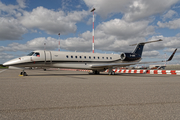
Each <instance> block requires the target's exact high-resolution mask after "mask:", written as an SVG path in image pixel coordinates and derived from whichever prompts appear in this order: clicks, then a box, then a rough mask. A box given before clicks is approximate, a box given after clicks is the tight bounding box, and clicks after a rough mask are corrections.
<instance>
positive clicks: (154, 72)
mask: <svg viewBox="0 0 180 120" xmlns="http://www.w3.org/2000/svg"><path fill="white" fill-rule="evenodd" d="M60 70H68V71H84V72H92V70H83V69H60ZM108 71H109V70H108V69H107V70H106V71H104V72H108ZM113 71H114V72H115V73H137V74H167V75H180V70H142V69H141V70H134V69H132V70H130V69H113Z"/></svg>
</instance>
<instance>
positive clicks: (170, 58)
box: [167, 48, 177, 61]
mask: <svg viewBox="0 0 180 120" xmlns="http://www.w3.org/2000/svg"><path fill="white" fill-rule="evenodd" d="M176 51H177V48H176V49H175V50H174V52H173V53H172V55H171V56H170V57H169V59H168V60H167V61H171V60H172V58H173V57H174V54H175V53H176Z"/></svg>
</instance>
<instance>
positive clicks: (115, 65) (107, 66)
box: [90, 48, 177, 68]
mask: <svg viewBox="0 0 180 120" xmlns="http://www.w3.org/2000/svg"><path fill="white" fill-rule="evenodd" d="M176 51H177V48H176V49H175V50H174V52H173V53H172V55H171V56H170V57H169V59H168V60H165V61H163V60H162V61H149V62H127V63H109V64H108V63H107V64H98V65H90V67H91V68H110V67H124V66H130V65H135V64H149V63H159V62H168V61H171V60H172V58H173V57H174V54H175V53H176Z"/></svg>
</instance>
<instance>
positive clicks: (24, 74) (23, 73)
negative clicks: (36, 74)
mask: <svg viewBox="0 0 180 120" xmlns="http://www.w3.org/2000/svg"><path fill="white" fill-rule="evenodd" d="M19 76H28V75H27V73H26V72H25V71H24V70H23V71H22V72H21V73H20V75H19Z"/></svg>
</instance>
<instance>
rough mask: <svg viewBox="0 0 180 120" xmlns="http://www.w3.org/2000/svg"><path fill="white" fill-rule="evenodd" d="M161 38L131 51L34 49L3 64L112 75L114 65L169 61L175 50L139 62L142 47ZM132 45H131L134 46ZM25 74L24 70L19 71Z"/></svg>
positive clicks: (142, 43) (139, 45) (139, 44)
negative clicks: (164, 56) (162, 57)
mask: <svg viewBox="0 0 180 120" xmlns="http://www.w3.org/2000/svg"><path fill="white" fill-rule="evenodd" d="M159 41H162V40H161V39H159V40H155V41H148V42H141V43H138V44H134V45H136V48H135V50H134V51H133V52H131V53H121V54H120V55H119V54H100V53H82V52H62V51H45V50H36V51H33V52H31V53H29V54H28V55H26V56H23V57H19V58H16V59H13V60H10V61H8V62H5V63H4V64H3V65H4V66H14V67H20V68H22V67H23V68H25V67H40V68H70V69H87V70H92V71H93V73H94V74H99V73H100V72H102V71H105V70H106V69H109V72H108V74H109V75H114V74H115V72H114V71H113V68H114V67H124V66H130V65H135V64H147V63H155V62H166V61H170V60H171V59H172V58H173V56H174V54H175V52H176V50H177V49H175V51H174V52H173V54H172V55H171V56H170V58H169V59H168V60H166V61H154V62H140V61H141V59H142V58H141V56H142V51H143V47H144V45H145V44H147V43H152V42H159ZM134 45H132V46H134ZM20 74H21V75H23V76H26V75H27V74H26V72H24V69H23V71H22V72H21V73H20Z"/></svg>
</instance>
